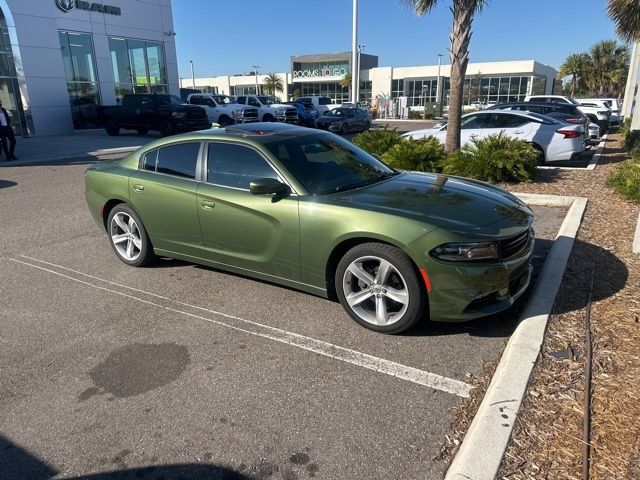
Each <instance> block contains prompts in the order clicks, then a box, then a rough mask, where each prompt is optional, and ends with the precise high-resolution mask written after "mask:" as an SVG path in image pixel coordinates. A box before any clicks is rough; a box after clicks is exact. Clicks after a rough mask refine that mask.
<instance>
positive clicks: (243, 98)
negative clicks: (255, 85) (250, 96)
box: [237, 97, 247, 105]
mask: <svg viewBox="0 0 640 480" xmlns="http://www.w3.org/2000/svg"><path fill="white" fill-rule="evenodd" d="M237 102H238V103H242V104H243V105H244V104H245V103H246V102H247V97H238V100H237Z"/></svg>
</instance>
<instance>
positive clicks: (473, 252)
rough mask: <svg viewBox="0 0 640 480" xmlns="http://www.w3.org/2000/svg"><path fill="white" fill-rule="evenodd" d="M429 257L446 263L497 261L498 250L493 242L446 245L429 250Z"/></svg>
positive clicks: (498, 257)
mask: <svg viewBox="0 0 640 480" xmlns="http://www.w3.org/2000/svg"><path fill="white" fill-rule="evenodd" d="M431 256H432V257H434V258H436V259H438V260H444V261H446V262H477V261H483V260H499V259H500V250H499V248H498V244H497V243H494V242H478V243H446V244H444V245H440V246H439V247H436V248H434V249H433V250H431Z"/></svg>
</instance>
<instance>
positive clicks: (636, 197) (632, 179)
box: [607, 154, 640, 202]
mask: <svg viewBox="0 0 640 480" xmlns="http://www.w3.org/2000/svg"><path fill="white" fill-rule="evenodd" d="M607 185H608V186H609V187H611V188H613V191H614V192H616V193H617V194H618V195H621V196H623V197H624V198H626V199H627V200H631V201H632V202H640V154H636V155H635V157H634V158H630V159H629V160H626V161H624V162H622V163H620V164H618V165H617V166H616V168H615V170H614V171H613V172H611V173H610V174H609V176H608V177H607Z"/></svg>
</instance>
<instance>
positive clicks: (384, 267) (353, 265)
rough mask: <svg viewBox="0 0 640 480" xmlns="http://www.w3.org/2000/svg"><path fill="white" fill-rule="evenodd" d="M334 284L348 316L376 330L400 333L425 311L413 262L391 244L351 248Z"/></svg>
mask: <svg viewBox="0 0 640 480" xmlns="http://www.w3.org/2000/svg"><path fill="white" fill-rule="evenodd" d="M335 285H336V293H337V295H338V299H339V300H340V303H341V304H342V306H343V307H344V309H345V310H346V311H347V313H348V314H349V315H350V316H351V318H353V319H354V320H355V321H356V322H358V323H359V324H360V325H362V326H364V327H366V328H368V329H370V330H374V331H376V332H380V333H387V334H395V333H400V332H403V331H405V330H407V329H409V328H411V327H412V326H413V325H415V324H416V322H418V320H420V319H422V318H424V317H425V316H426V314H427V293H426V290H425V286H424V284H423V282H422V281H421V279H420V278H419V274H418V272H417V270H416V268H415V266H414V264H413V263H412V261H411V260H410V259H409V257H408V256H407V255H406V254H405V253H404V252H403V251H402V250H400V249H399V248H396V247H394V246H392V245H386V244H382V243H363V244H360V245H356V246H355V247H353V248H352V249H351V250H349V251H348V252H347V253H346V254H345V255H344V257H342V259H341V260H340V262H339V263H338V267H337V269H336V276H335Z"/></svg>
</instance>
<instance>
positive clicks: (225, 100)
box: [213, 95, 233, 105]
mask: <svg viewBox="0 0 640 480" xmlns="http://www.w3.org/2000/svg"><path fill="white" fill-rule="evenodd" d="M213 99H214V100H215V101H216V103H219V104H220V105H229V104H230V103H233V102H232V101H231V99H230V98H229V97H227V96H226V95H214V96H213Z"/></svg>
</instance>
